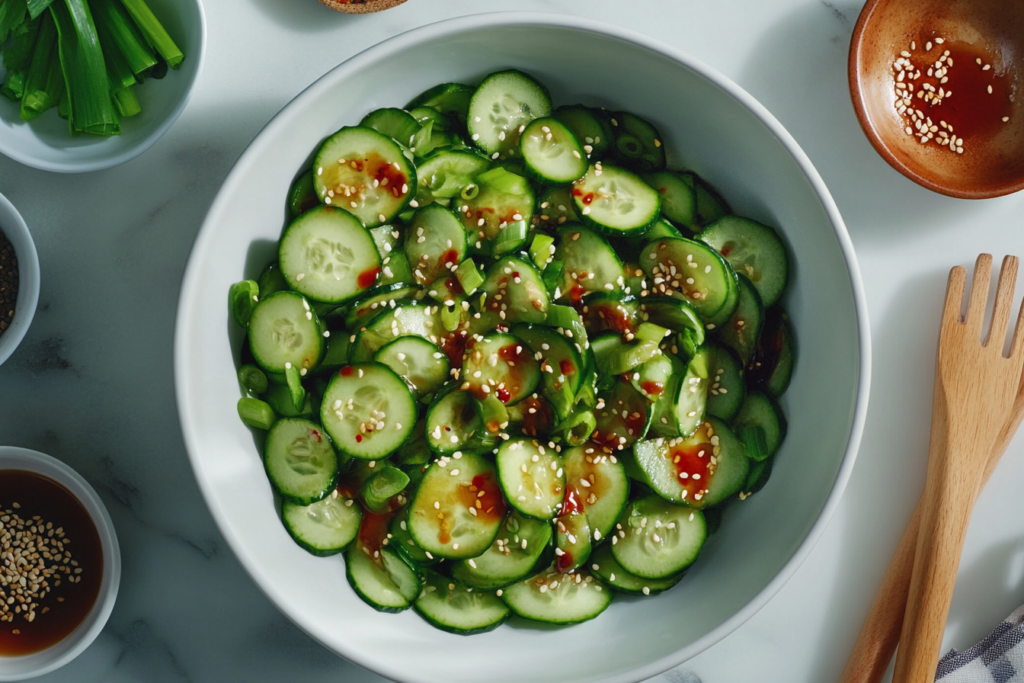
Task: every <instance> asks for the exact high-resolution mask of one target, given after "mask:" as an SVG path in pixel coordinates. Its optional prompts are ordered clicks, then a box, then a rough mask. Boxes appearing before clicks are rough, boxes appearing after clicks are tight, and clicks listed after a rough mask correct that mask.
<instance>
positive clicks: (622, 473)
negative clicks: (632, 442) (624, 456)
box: [562, 444, 629, 543]
mask: <svg viewBox="0 0 1024 683" xmlns="http://www.w3.org/2000/svg"><path fill="white" fill-rule="evenodd" d="M562 461H563V463H564V466H565V481H566V486H567V487H568V488H571V489H572V490H573V491H575V497H576V500H577V501H578V502H579V504H580V505H581V506H582V507H583V509H584V510H585V511H586V513H587V520H588V521H589V522H590V531H591V536H592V538H593V540H594V542H595V543H597V542H599V541H602V540H604V539H605V538H607V536H608V534H610V533H611V531H612V529H613V528H614V526H615V522H616V520H618V518H619V515H620V514H621V513H622V509H623V508H624V507H625V505H626V501H627V499H628V498H629V477H627V476H626V470H625V468H623V466H622V463H621V462H619V460H618V459H617V458H616V457H615V456H614V455H609V454H607V453H604V452H602V451H601V449H600V448H597V447H596V446H595V445H593V444H583V445H582V446H576V447H575V448H571V449H569V450H567V451H564V452H563V453H562Z"/></svg>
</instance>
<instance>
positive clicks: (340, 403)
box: [320, 363, 419, 460]
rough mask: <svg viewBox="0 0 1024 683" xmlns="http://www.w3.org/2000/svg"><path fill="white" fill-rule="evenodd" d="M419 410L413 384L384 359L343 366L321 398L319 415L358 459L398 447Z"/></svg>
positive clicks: (342, 447)
mask: <svg viewBox="0 0 1024 683" xmlns="http://www.w3.org/2000/svg"><path fill="white" fill-rule="evenodd" d="M418 412H419V411H418V408H417V406H416V399H414V398H413V395H412V392H411V391H410V390H409V387H408V386H406V384H405V382H403V381H402V379H401V378H400V377H399V376H398V375H396V374H395V373H394V371H393V370H391V368H389V367H387V366H386V365H383V364H381V363H362V364H357V365H348V366H345V367H344V368H342V369H341V370H339V371H338V372H337V373H336V374H335V375H334V376H333V377H332V378H331V382H330V384H328V385H327V390H326V391H325V392H324V396H323V401H322V403H321V404H320V420H321V422H323V425H324V429H326V430H327V433H328V434H330V435H331V438H332V439H333V440H334V443H335V444H336V445H337V447H338V449H339V450H341V451H342V452H344V453H347V454H348V455H351V456H352V457H353V458H358V459H360V460H380V459H382V458H386V457H387V456H389V455H390V454H391V453H393V452H394V451H395V450H397V449H398V448H399V446H401V445H402V444H404V443H405V442H406V441H407V440H408V439H409V437H410V436H411V435H412V432H413V427H415V425H416V417H417V414H418Z"/></svg>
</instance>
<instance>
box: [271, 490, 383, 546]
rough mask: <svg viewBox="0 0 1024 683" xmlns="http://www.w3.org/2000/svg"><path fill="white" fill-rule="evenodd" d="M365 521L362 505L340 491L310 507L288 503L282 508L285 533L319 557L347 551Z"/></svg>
mask: <svg viewBox="0 0 1024 683" xmlns="http://www.w3.org/2000/svg"><path fill="white" fill-rule="evenodd" d="M362 518H363V509H362V508H361V507H360V506H359V504H358V503H357V502H356V501H354V500H353V499H352V498H349V497H347V496H343V495H340V494H338V492H337V491H336V490H335V491H332V492H331V494H330V495H328V496H326V497H325V498H324V499H323V500H319V501H317V502H315V503H311V504H310V505H298V504H296V503H293V502H292V501H290V500H287V499H285V500H283V502H282V504H281V520H282V521H283V522H284V527H285V529H287V530H288V533H289V534H290V535H291V537H292V539H294V541H295V542H296V543H298V544H299V545H300V546H301V547H302V548H304V549H305V550H307V551H308V552H310V553H312V554H313V555H316V556H317V557H327V556H329V555H336V554H338V553H340V552H342V551H343V550H345V548H347V547H348V546H349V545H350V544H351V543H352V541H354V540H355V538H356V534H358V533H359V524H360V522H361V521H362Z"/></svg>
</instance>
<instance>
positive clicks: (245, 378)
mask: <svg viewBox="0 0 1024 683" xmlns="http://www.w3.org/2000/svg"><path fill="white" fill-rule="evenodd" d="M238 381H239V382H240V383H241V384H242V386H243V387H244V388H245V390H246V391H251V392H252V393H254V394H262V393H264V392H265V391H266V390H267V375H266V373H264V372H263V370H261V369H260V368H259V367H257V366H255V365H253V364H252V363H246V364H245V365H243V366H242V367H240V368H238Z"/></svg>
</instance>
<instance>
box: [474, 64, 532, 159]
mask: <svg viewBox="0 0 1024 683" xmlns="http://www.w3.org/2000/svg"><path fill="white" fill-rule="evenodd" d="M550 113H551V98H550V96H549V95H548V91H547V88H545V87H544V86H543V85H541V84H540V83H538V82H537V81H535V80H534V79H533V78H531V77H530V76H528V75H526V74H525V73H523V72H522V71H516V70H514V69H513V70H509V71H499V72H497V73H493V74H491V75H490V76H488V77H487V78H485V79H484V80H483V82H482V83H480V85H479V86H478V87H477V89H476V92H475V93H474V94H473V98H472V99H471V100H470V103H469V111H468V113H467V119H466V126H467V129H468V131H469V136H470V139H471V140H472V141H473V144H475V145H476V146H477V147H479V148H480V149H482V150H483V151H484V152H486V153H487V155H488V156H490V157H491V158H493V159H505V158H507V157H509V156H515V155H516V154H517V151H518V147H519V136H520V135H521V133H522V131H523V129H524V128H525V126H526V125H527V124H529V123H530V122H531V121H533V120H534V119H537V118H541V117H544V116H548V115H549V114H550Z"/></svg>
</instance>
